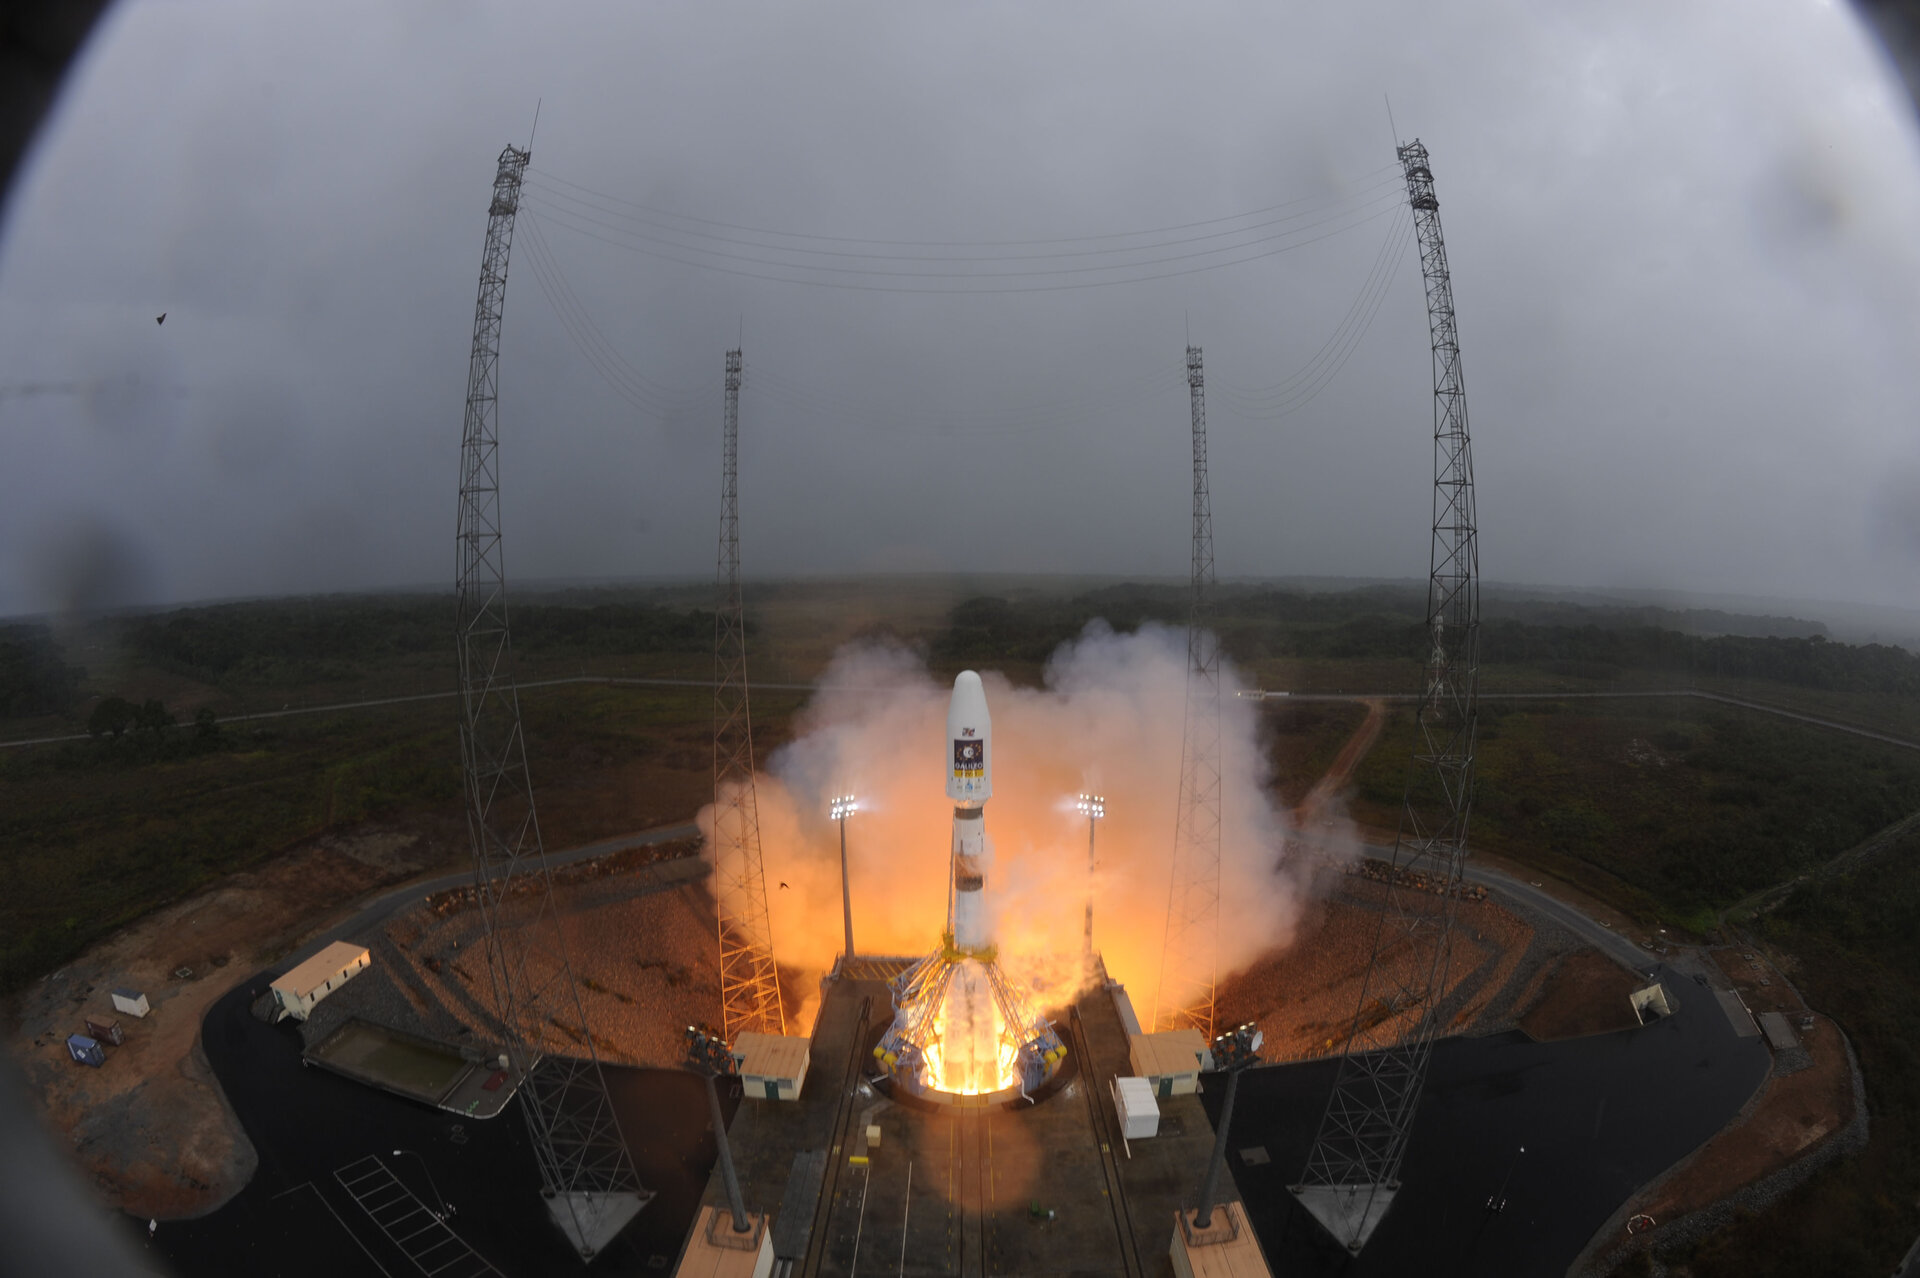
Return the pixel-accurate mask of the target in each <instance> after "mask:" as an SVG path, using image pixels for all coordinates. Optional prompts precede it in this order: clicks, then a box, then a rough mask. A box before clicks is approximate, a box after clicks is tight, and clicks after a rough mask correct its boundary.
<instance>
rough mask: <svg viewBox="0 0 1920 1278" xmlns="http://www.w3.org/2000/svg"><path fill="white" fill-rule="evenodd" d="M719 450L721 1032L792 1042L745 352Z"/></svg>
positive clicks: (734, 365)
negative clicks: (755, 709)
mask: <svg viewBox="0 0 1920 1278" xmlns="http://www.w3.org/2000/svg"><path fill="white" fill-rule="evenodd" d="M721 435H722V443H721V449H720V466H721V480H720V567H719V573H718V576H719V579H720V606H719V608H718V609H717V611H716V613H715V616H714V623H713V683H714V694H713V899H714V904H715V906H716V907H717V911H718V913H719V916H720V1017H721V1032H722V1034H723V1036H724V1037H725V1038H726V1039H727V1040H728V1041H729V1042H731V1041H733V1040H734V1039H736V1038H738V1037H739V1036H740V1034H741V1032H742V1031H745V1030H757V1031H759V1032H760V1033H763V1034H784V1033H786V1014H785V1012H784V1010H783V1009H782V1008H781V1005H780V978H779V974H778V973H777V972H776V971H775V969H774V964H773V925H772V922H771V920H770V919H769V918H768V915H767V878H766V873H765V871H764V870H763V869H762V868H761V863H760V809H759V806H758V804H757V803H756V801H755V797H754V790H753V718H752V715H751V714H750V713H749V712H748V708H747V629H746V615H745V612H744V610H743V609H742V606H741V601H740V500H739V492H738V488H739V469H740V466H739V460H740V352H739V351H737V350H732V351H728V352H727V399H726V411H725V413H724V415H723V417H722V421H721Z"/></svg>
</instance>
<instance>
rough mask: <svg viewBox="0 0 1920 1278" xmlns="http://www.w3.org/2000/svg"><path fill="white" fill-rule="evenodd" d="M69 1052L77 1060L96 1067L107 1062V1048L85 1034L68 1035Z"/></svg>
mask: <svg viewBox="0 0 1920 1278" xmlns="http://www.w3.org/2000/svg"><path fill="white" fill-rule="evenodd" d="M67 1052H68V1054H69V1055H71V1056H72V1057H73V1059H74V1060H75V1061H77V1062H79V1063H80V1064H82V1065H91V1066H93V1067H94V1068H95V1069H99V1068H100V1067H101V1066H102V1065H105V1064H106V1063H107V1049H106V1048H104V1047H102V1046H100V1044H98V1043H96V1042H94V1041H93V1040H92V1039H90V1038H88V1037H87V1036H86V1035H85V1034H69V1035H67Z"/></svg>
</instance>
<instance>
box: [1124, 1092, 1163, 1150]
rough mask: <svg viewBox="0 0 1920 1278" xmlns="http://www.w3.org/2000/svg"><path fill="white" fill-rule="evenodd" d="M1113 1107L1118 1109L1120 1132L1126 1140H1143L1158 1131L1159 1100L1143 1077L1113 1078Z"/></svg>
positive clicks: (1157, 1133)
mask: <svg viewBox="0 0 1920 1278" xmlns="http://www.w3.org/2000/svg"><path fill="white" fill-rule="evenodd" d="M1113 1083H1114V1090H1113V1103H1114V1108H1116V1109H1118V1110H1119V1111H1120V1134H1121V1135H1122V1136H1124V1137H1126V1138H1127V1139H1128V1140H1145V1139H1146V1138H1147V1137H1149V1136H1157V1135H1159V1133H1160V1102H1159V1101H1157V1100H1155V1099H1154V1098H1153V1084H1152V1083H1150V1082H1148V1081H1147V1080H1146V1079H1144V1078H1116V1079H1114V1080H1113Z"/></svg>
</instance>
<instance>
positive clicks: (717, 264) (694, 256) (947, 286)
mask: <svg viewBox="0 0 1920 1278" xmlns="http://www.w3.org/2000/svg"><path fill="white" fill-rule="evenodd" d="M527 202H528V203H530V204H531V203H534V202H535V201H533V200H532V199H531V198H529V199H528V201H527ZM540 207H541V208H542V210H543V212H542V213H541V215H540V216H541V218H542V219H544V220H546V221H550V222H551V223H552V224H553V225H555V226H560V227H564V228H565V229H567V230H570V231H572V232H574V233H575V234H576V235H583V236H586V237H587V238H589V239H593V240H599V241H600V242H602V243H605V244H609V245H612V246H613V247H615V248H623V249H626V250H627V251H628V252H631V253H637V254H639V255H641V256H643V257H652V258H658V259H661V260H663V261H669V262H677V263H679V264H680V265H682V266H692V267H697V268H699V269H702V270H708V271H714V272H717V273H719V274H723V275H735V276H742V277H745V278H748V279H758V280H766V281H769V282H772V283H777V284H800V285H811V286H814V287H818V288H835V289H843V290H851V291H855V292H868V293H947V294H956V293H1042V292H1055V291H1061V290H1067V289H1086V288H1107V287H1111V286H1113V285H1117V284H1138V283H1144V282H1146V281H1148V280H1158V279H1171V278H1174V277H1176V276H1183V275H1195V274H1199V273H1201V272H1203V271H1215V270H1220V269H1222V268H1224V267H1229V266H1239V265H1244V264H1245V263H1248V262H1254V261H1259V260H1262V259H1264V258H1269V257H1275V256H1278V255H1279V254H1281V253H1287V252H1292V251H1293V250H1296V249H1301V248H1305V247H1307V246H1308V245H1310V244H1317V243H1319V242H1320V241H1322V240H1326V239H1330V238H1332V237H1333V236H1336V235H1339V234H1342V233H1344V232H1346V231H1351V230H1354V229H1356V228H1357V227H1361V226H1365V225H1366V224H1368V223H1370V222H1375V221H1378V220H1379V219H1380V218H1383V217H1386V216H1388V215H1390V214H1391V213H1393V212H1394V211H1395V209H1396V208H1397V207H1399V200H1398V198H1397V197H1391V196H1383V197H1381V198H1380V200H1379V201H1378V207H1377V208H1376V207H1374V206H1372V205H1363V206H1361V208H1360V209H1357V210H1352V211H1349V212H1347V213H1345V214H1342V215H1339V216H1338V217H1330V218H1327V219H1325V220H1323V221H1321V222H1315V223H1310V224H1308V225H1307V226H1303V227H1300V228H1296V229H1295V230H1293V231H1289V232H1286V233H1283V234H1281V235H1275V236H1269V237H1264V238H1262V239H1259V240H1255V241H1251V242H1249V243H1247V244H1241V245H1236V246H1233V247H1232V248H1214V249H1205V250H1201V251H1198V252H1193V253H1183V254H1176V255H1173V256H1170V257H1164V258H1155V259H1149V260H1145V261H1140V262H1134V263H1130V264H1126V265H1109V266H1084V267H1062V268H1058V269H1052V270H1034V271H982V272H970V273H959V272H918V271H884V270H871V269H865V268H861V269H848V268H836V267H822V266H810V265H804V264H801V263H794V262H783V261H777V260H769V259H764V258H758V257H754V256H751V255H748V254H734V253H717V252H713V251H711V250H692V249H688V248H686V246H683V245H678V244H669V245H668V247H671V248H673V249H675V250H676V251H675V252H663V251H660V249H658V248H643V247H641V246H640V245H639V244H636V243H634V242H633V241H634V240H636V239H639V240H643V241H644V240H646V239H647V238H648V237H644V236H638V235H634V234H633V233H631V232H622V231H619V230H618V229H617V228H615V231H614V233H615V234H618V235H621V236H623V237H624V238H619V239H616V238H613V237H612V236H611V235H608V234H602V233H601V232H599V231H595V230H592V229H589V228H588V227H585V226H582V225H580V224H579V222H578V220H576V219H573V218H570V217H569V216H567V215H566V213H565V212H564V211H563V210H556V209H555V208H554V207H553V206H552V205H549V204H546V203H544V202H541V203H540ZM1329 224H1330V225H1329ZM1322 227H1325V228H1326V229H1320V228H1322ZM1309 231H1318V233H1317V234H1308V233H1307V232H1309ZM1242 249H1252V250H1253V251H1250V252H1239V250H1242ZM1236 252H1239V255H1238V256H1229V257H1226V258H1225V259H1224V260H1220V261H1212V262H1202V263H1198V264H1196V265H1191V266H1170V267H1168V268H1167V269H1163V270H1146V271H1142V270H1140V269H1139V268H1141V267H1153V266H1160V265H1165V264H1167V263H1176V262H1186V261H1194V260H1196V259H1200V258H1206V257H1212V256H1216V255H1219V254H1231V253H1236ZM714 258H718V259H721V261H714V260H710V259H714ZM724 261H733V262H740V263H745V264H747V265H750V266H757V267H761V268H766V269H761V270H750V269H747V268H746V266H729V265H724V264H722V262H724ZM773 271H781V272H789V273H785V274H773V273H771V272H773ZM796 273H797V274H796ZM1090 273H1105V274H1109V275H1113V276H1114V278H1109V279H1083V278H1071V279H1060V278H1057V277H1061V276H1071V277H1078V276H1082V275H1085V274H1090ZM844 276H856V277H867V278H864V279H847V278H842V277H844ZM815 277H817V278H815ZM872 277H880V278H891V279H895V280H915V281H919V282H917V283H880V282H877V281H876V280H875V279H874V278H872ZM1050 277H1052V278H1050ZM1008 279H1021V280H1028V281H1034V282H1028V283H1019V284H1012V283H1001V282H999V281H1001V280H1008ZM1042 280H1046V281H1048V282H1038V281H1042ZM934 281H944V285H941V284H936V283H934Z"/></svg>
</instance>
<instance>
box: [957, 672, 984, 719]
mask: <svg viewBox="0 0 1920 1278" xmlns="http://www.w3.org/2000/svg"><path fill="white" fill-rule="evenodd" d="M947 717H948V719H950V720H953V721H955V722H959V723H968V724H972V725H974V726H975V727H981V728H984V727H985V726H986V725H987V723H988V718H987V688H986V685H985V684H983V683H981V682H980V676H979V675H977V674H975V673H974V672H973V671H971V670H962V671H961V672H960V673H959V674H958V675H956V676H954V680H953V699H952V700H951V701H949V702H948V703H947Z"/></svg>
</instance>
